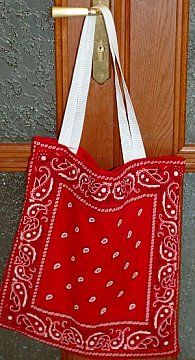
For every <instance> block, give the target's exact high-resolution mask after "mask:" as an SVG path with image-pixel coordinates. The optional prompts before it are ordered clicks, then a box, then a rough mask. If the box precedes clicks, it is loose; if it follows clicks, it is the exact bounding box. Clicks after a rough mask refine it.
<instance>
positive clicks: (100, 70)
mask: <svg viewBox="0 0 195 360" xmlns="http://www.w3.org/2000/svg"><path fill="white" fill-rule="evenodd" d="M98 4H104V5H106V6H108V7H109V5H110V1H109V0H92V6H93V7H91V8H82V7H81V8H78V7H75V8H73V7H59V6H53V7H52V11H51V12H52V17H53V18H63V17H74V16H88V15H91V16H98V15H101V11H100V10H99V9H97V8H96V5H98ZM92 76H93V79H94V80H95V81H96V82H97V83H98V84H104V83H105V81H106V80H108V79H109V77H110V71H109V44H108V37H107V32H106V29H105V25H104V21H103V18H102V16H98V17H97V20H96V30H95V39H94V54H93V74H92Z"/></svg>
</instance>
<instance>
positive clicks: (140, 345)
mask: <svg viewBox="0 0 195 360" xmlns="http://www.w3.org/2000/svg"><path fill="white" fill-rule="evenodd" d="M158 345H159V340H158V338H157V337H156V336H152V335H151V332H150V331H136V332H134V333H133V334H131V335H129V336H128V338H127V345H126V348H127V349H129V350H134V349H147V348H148V346H152V347H157V346H158Z"/></svg>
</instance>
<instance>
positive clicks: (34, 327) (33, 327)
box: [16, 313, 47, 336]
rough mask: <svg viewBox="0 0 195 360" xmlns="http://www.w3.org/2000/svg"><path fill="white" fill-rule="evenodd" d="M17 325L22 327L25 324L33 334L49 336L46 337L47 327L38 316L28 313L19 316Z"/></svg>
mask: <svg viewBox="0 0 195 360" xmlns="http://www.w3.org/2000/svg"><path fill="white" fill-rule="evenodd" d="M16 321H17V323H18V324H19V325H20V324H21V323H23V324H24V325H25V327H26V330H28V331H29V332H31V333H35V334H37V335H42V336H47V335H46V325H45V324H44V322H43V321H42V320H41V319H40V318H39V317H38V316H36V315H33V314H30V313H27V314H20V315H18V316H17V320H16Z"/></svg>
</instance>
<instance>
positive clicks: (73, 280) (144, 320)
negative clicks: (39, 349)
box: [0, 5, 185, 358]
mask: <svg viewBox="0 0 195 360" xmlns="http://www.w3.org/2000/svg"><path fill="white" fill-rule="evenodd" d="M98 8H99V9H100V10H101V11H102V14H103V17H104V21H105V25H106V29H107V32H108V38H109V43H110V50H111V54H112V59H113V64H114V69H115V87H116V100H117V108H118V121H119V129H120V137H121V145H122V153H123V159H124V164H123V165H121V166H119V167H117V168H115V169H112V170H110V171H109V170H103V169H100V168H99V167H98V165H97V164H96V163H95V161H94V160H93V159H92V157H91V156H90V155H89V154H88V153H87V152H86V151H85V150H84V149H82V148H81V147H79V143H80V139H81V133H82V128H83V121H84V117H85V107H86V101H87V95H88V90H89V83H90V76H91V67H92V55H93V43H94V31H95V23H96V17H86V20H85V23H84V26H83V31H82V35H81V40H80V45H79V50H78V54H77V60H76V64H75V70H74V74H73V79H72V84H71V88H70V93H69V97H68V101H67V106H66V110H65V115H64V120H63V125H62V129H61V133H60V136H59V139H58V140H57V139H50V138H43V137H35V139H34V141H33V145H32V153H31V156H30V159H29V167H28V178H27V189H26V195H25V202H24V207H23V213H22V217H21V221H20V224H19V228H18V231H17V234H16V237H15V240H14V244H13V249H12V252H11V256H10V259H9V263H8V266H7V269H6V271H5V274H4V278H3V282H2V285H1V290H0V325H1V326H2V327H4V328H8V329H12V330H15V331H18V332H20V333H23V334H25V335H27V336H29V337H32V338H34V339H37V340H40V341H42V342H44V343H47V344H49V345H53V346H56V347H59V348H61V349H65V350H68V351H71V352H73V353H75V354H81V355H85V356H87V357H96V358H97V357H115V358H124V357H127V358H131V357H132V358H136V357H139V358H141V357H143V358H152V357H155V356H156V357H160V356H162V357H166V356H168V357H170V356H176V355H177V353H178V351H179V349H178V290H179V266H180V228H181V214H180V211H181V209H180V206H181V205H180V204H181V201H180V200H181V199H180V197H181V189H182V181H183V175H184V166H185V165H184V160H183V159H182V158H181V157H178V156H167V157H159V158H146V156H145V151H144V146H143V142H142V138H141V134H140V131H139V127H138V124H137V121H136V117H135V113H134V110H133V106H132V103H131V100H130V97H129V93H128V90H127V87H126V84H125V81H124V77H123V74H122V72H121V66H120V60H119V54H118V44H117V38H116V32H115V27H114V22H113V18H112V15H111V13H110V11H109V9H108V8H106V7H104V6H102V5H100V6H98ZM116 64H118V70H119V72H120V74H121V78H122V81H121V83H122V87H123V93H124V97H125V104H124V99H123V95H122V90H121V86H120V82H119V79H118V70H117V69H116ZM97 121H98V120H97Z"/></svg>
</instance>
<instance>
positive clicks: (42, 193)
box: [30, 166, 53, 202]
mask: <svg viewBox="0 0 195 360" xmlns="http://www.w3.org/2000/svg"><path fill="white" fill-rule="evenodd" d="M39 173H40V174H42V173H43V175H41V176H40V177H35V180H34V185H33V189H32V191H31V199H30V201H33V202H34V201H37V200H38V201H43V200H44V199H46V197H48V195H49V193H50V192H51V190H52V187H53V178H51V171H50V170H49V169H48V167H46V166H40V168H39Z"/></svg>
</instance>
